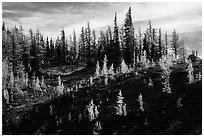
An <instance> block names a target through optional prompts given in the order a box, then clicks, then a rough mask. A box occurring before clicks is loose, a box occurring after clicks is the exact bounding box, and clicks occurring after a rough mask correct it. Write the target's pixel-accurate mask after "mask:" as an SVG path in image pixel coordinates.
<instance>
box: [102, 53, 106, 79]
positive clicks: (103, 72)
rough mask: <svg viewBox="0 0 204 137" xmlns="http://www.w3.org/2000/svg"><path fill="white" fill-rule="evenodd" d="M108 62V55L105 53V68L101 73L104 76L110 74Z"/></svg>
mask: <svg viewBox="0 0 204 137" xmlns="http://www.w3.org/2000/svg"><path fill="white" fill-rule="evenodd" d="M107 62H108V60H107V56H106V55H105V57H104V59H103V69H102V72H101V74H102V75H103V76H106V75H107V74H108V68H107Z"/></svg>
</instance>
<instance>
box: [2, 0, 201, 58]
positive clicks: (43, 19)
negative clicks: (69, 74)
mask: <svg viewBox="0 0 204 137" xmlns="http://www.w3.org/2000/svg"><path fill="white" fill-rule="evenodd" d="M129 6H131V9H132V20H133V24H134V28H135V31H136V33H137V32H138V29H139V27H140V28H141V30H142V31H144V30H145V29H146V28H147V26H148V20H151V21H152V26H153V27H154V28H158V29H159V28H161V29H162V32H163V33H165V32H167V33H168V34H171V32H172V31H173V29H176V31H177V32H178V34H179V35H180V36H181V38H183V39H184V42H185V41H186V42H185V44H186V45H187V49H188V50H189V52H190V50H192V49H197V50H198V53H199V56H201V55H202V50H201V48H202V3H199V2H195V3H193V2H181V3H178V2H164V3H162V2H133V3H130V2H117V3H116V2H95V3H94V2H75V3H74V2H66V3H65V2H3V3H2V18H3V21H4V22H5V24H6V26H7V27H14V26H15V25H17V26H19V25H20V24H21V25H22V26H23V27H24V30H25V32H26V33H27V32H28V30H29V28H32V29H33V30H34V31H35V30H37V29H39V30H40V32H41V33H42V34H43V35H44V36H49V37H52V38H54V39H56V37H57V36H59V35H60V30H61V28H62V27H63V28H64V30H65V33H66V35H67V36H68V35H70V34H73V30H76V33H77V34H78V35H79V32H80V30H81V27H82V26H85V25H86V23H87V22H88V21H89V22H90V26H91V28H92V29H96V30H98V31H99V30H105V29H106V28H107V26H111V27H112V26H113V20H114V14H115V13H117V20H118V24H119V26H122V25H123V23H124V19H125V14H126V13H127V11H128V7H129Z"/></svg>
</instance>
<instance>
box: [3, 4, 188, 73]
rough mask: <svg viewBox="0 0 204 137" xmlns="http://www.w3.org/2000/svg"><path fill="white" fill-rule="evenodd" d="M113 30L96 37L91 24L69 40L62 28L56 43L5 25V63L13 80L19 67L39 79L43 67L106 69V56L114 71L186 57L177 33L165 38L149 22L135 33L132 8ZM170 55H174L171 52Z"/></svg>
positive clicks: (74, 33)
mask: <svg viewBox="0 0 204 137" xmlns="http://www.w3.org/2000/svg"><path fill="white" fill-rule="evenodd" d="M113 25H114V26H113V30H112V29H111V27H110V26H108V28H107V30H106V31H100V33H99V35H98V36H97V35H96V31H95V29H91V27H90V23H89V22H88V23H87V24H86V25H85V26H83V27H82V28H81V32H80V35H79V37H77V36H76V32H75V30H74V31H73V34H71V35H70V36H66V34H65V31H64V29H63V28H62V30H61V34H60V36H58V37H57V38H56V40H55V41H54V40H53V39H52V38H49V37H44V36H43V35H42V34H41V33H40V31H39V30H38V29H37V30H36V31H35V32H34V31H33V30H32V29H30V30H29V33H28V34H26V33H24V30H23V27H22V26H20V27H16V26H15V27H13V28H7V27H6V26H5V23H4V22H3V25H2V53H3V54H2V55H3V61H7V62H8V64H9V65H10V67H11V68H12V72H13V74H14V76H16V75H17V73H18V69H19V66H20V65H19V64H21V63H22V64H23V66H24V71H26V72H27V73H28V74H29V76H32V75H33V73H35V75H38V74H39V73H40V72H41V69H42V68H43V67H46V66H49V65H51V64H67V65H70V64H79V63H86V64H87V66H95V65H96V62H97V61H98V62H99V66H100V67H102V66H103V59H104V57H105V55H106V56H107V60H108V62H107V66H108V67H110V66H111V65H112V64H113V67H114V70H115V71H116V70H117V69H119V67H120V64H121V62H122V60H123V59H124V61H125V63H126V64H127V66H129V67H134V66H135V65H136V63H137V62H139V61H140V60H141V57H142V56H145V57H146V59H147V60H149V61H150V62H156V61H159V59H160V58H161V57H162V56H167V55H168V54H170V53H171V54H172V55H173V56H174V57H175V58H178V57H184V56H185V54H186V53H185V47H184V41H183V40H181V39H180V38H179V36H178V34H177V32H176V30H174V31H173V32H172V38H171V40H168V38H169V36H168V34H167V33H165V34H162V30H161V28H159V29H156V28H154V27H152V23H151V21H149V24H148V28H147V29H146V30H145V31H144V32H141V29H140V28H139V30H138V33H135V32H136V31H135V28H134V25H133V21H132V15H131V7H129V9H128V12H127V13H126V16H125V20H124V25H123V26H122V27H121V28H119V25H118V23H117V14H116V13H115V17H114V20H113ZM170 51H171V52H170Z"/></svg>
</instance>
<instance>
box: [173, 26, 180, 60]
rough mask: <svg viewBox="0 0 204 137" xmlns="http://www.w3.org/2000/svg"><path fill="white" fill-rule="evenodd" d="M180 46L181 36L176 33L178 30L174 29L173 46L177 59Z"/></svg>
mask: <svg viewBox="0 0 204 137" xmlns="http://www.w3.org/2000/svg"><path fill="white" fill-rule="evenodd" d="M179 47H180V44H179V37H178V35H177V33H176V30H175V29H174V31H173V33H172V41H171V48H172V50H173V52H174V56H175V59H177V56H178V49H179Z"/></svg>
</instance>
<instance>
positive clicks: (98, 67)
mask: <svg viewBox="0 0 204 137" xmlns="http://www.w3.org/2000/svg"><path fill="white" fill-rule="evenodd" d="M95 76H96V78H98V77H100V66H99V62H98V61H97V63H96V72H95Z"/></svg>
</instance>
